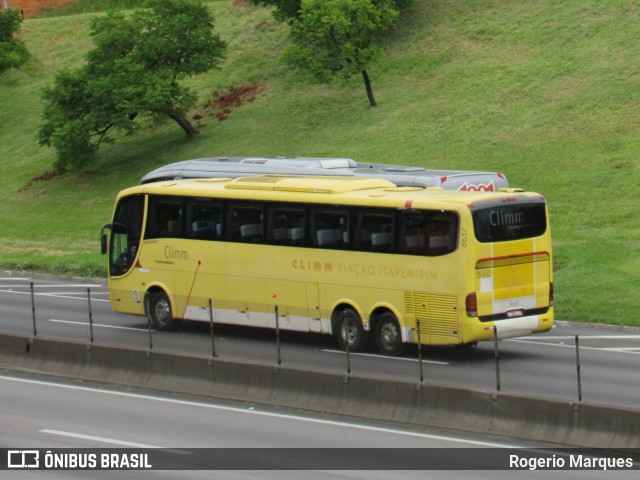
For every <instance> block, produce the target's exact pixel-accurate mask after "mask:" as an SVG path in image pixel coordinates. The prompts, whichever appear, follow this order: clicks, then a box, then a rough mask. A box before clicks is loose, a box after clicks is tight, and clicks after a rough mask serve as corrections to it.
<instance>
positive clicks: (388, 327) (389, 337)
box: [380, 322, 400, 350]
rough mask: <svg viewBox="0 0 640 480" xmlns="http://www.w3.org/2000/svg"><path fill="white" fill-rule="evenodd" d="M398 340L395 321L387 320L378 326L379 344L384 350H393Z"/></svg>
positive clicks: (398, 332) (398, 334)
mask: <svg viewBox="0 0 640 480" xmlns="http://www.w3.org/2000/svg"><path fill="white" fill-rule="evenodd" d="M399 342H400V331H399V330H398V326H397V325H396V324H395V323H392V322H387V323H385V324H383V325H382V326H381V327H380V345H381V346H382V348H384V349H385V350H393V349H394V348H396V347H397V346H398V344H399Z"/></svg>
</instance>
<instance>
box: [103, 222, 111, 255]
mask: <svg viewBox="0 0 640 480" xmlns="http://www.w3.org/2000/svg"><path fill="white" fill-rule="evenodd" d="M112 228H113V226H112V225H111V224H110V223H107V224H106V225H105V226H104V227H102V230H100V253H101V254H102V255H104V254H105V253H107V242H108V240H107V234H106V233H104V231H105V230H111V229H112Z"/></svg>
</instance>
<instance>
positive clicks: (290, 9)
mask: <svg viewBox="0 0 640 480" xmlns="http://www.w3.org/2000/svg"><path fill="white" fill-rule="evenodd" d="M251 1H252V2H253V4H254V5H260V4H263V5H268V6H271V7H274V10H273V16H274V17H275V18H276V19H277V20H280V21H287V22H291V21H293V20H294V19H296V18H298V13H299V12H300V4H301V2H302V0H251Z"/></svg>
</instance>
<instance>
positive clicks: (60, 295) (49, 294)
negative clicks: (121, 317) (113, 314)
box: [0, 287, 109, 302]
mask: <svg viewBox="0 0 640 480" xmlns="http://www.w3.org/2000/svg"><path fill="white" fill-rule="evenodd" d="M0 292H2V293H14V294H18V295H31V292H28V291H27V292H21V291H19V290H3V289H2V288H1V287H0ZM70 293H71V295H73V294H74V292H47V293H42V292H38V291H36V292H34V296H36V297H49V298H68V299H71V300H84V301H85V302H86V301H87V292H81V293H75V295H78V296H77V297H74V296H70ZM98 294H99V295H104V294H105V292H91V301H92V302H94V301H95V302H109V300H108V299H103V298H94V295H98Z"/></svg>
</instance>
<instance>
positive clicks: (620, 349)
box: [505, 335, 640, 354]
mask: <svg viewBox="0 0 640 480" xmlns="http://www.w3.org/2000/svg"><path fill="white" fill-rule="evenodd" d="M616 337H618V338H617V340H630V339H636V340H638V339H640V336H639V335H616V336H614V335H612V336H607V335H595V336H586V335H585V336H580V339H581V343H580V350H596V351H599V352H617V353H632V354H640V351H637V352H636V351H635V350H639V349H640V347H589V346H586V345H584V341H585V339H596V340H604V339H616ZM561 338H564V337H561ZM558 339H560V338H558ZM566 339H575V337H566ZM505 341H507V342H514V343H526V344H529V345H536V346H538V347H560V348H572V349H575V348H576V345H575V343H550V342H543V341H535V340H520V339H515V338H510V339H508V340H505Z"/></svg>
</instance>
